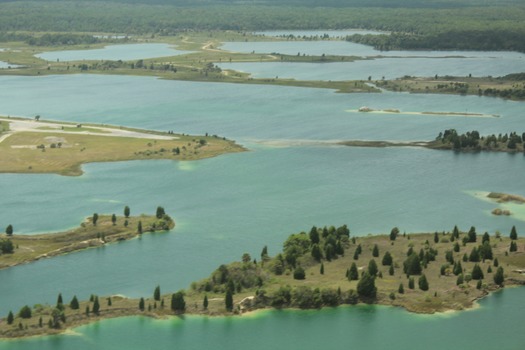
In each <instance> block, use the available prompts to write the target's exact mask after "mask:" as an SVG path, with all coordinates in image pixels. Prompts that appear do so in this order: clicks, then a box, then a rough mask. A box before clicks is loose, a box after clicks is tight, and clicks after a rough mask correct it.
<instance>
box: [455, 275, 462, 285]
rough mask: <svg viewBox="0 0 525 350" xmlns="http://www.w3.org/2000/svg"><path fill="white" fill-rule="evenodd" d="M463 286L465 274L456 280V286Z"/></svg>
mask: <svg viewBox="0 0 525 350" xmlns="http://www.w3.org/2000/svg"><path fill="white" fill-rule="evenodd" d="M461 284H463V274H462V273H460V274H459V276H458V279H457V280H456V285H457V286H459V285H461Z"/></svg>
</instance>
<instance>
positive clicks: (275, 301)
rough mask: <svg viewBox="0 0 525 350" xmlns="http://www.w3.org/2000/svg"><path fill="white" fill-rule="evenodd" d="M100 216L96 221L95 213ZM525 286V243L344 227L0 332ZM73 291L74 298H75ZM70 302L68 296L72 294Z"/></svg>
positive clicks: (413, 304) (460, 305) (389, 301)
mask: <svg viewBox="0 0 525 350" xmlns="http://www.w3.org/2000/svg"><path fill="white" fill-rule="evenodd" d="M99 220H100V219H99ZM524 284H525V241H524V239H523V238H518V234H517V230H516V228H515V227H512V228H511V230H510V234H502V233H500V232H496V233H495V234H493V235H489V233H487V232H485V233H483V234H478V232H477V231H476V228H475V227H471V228H470V229H469V230H468V231H466V232H464V231H461V230H459V229H458V227H457V226H455V227H454V228H453V229H452V230H451V231H450V232H434V233H420V234H417V233H414V234H407V233H401V232H400V230H399V229H398V228H397V227H394V228H393V229H392V230H391V231H390V234H388V235H379V236H366V237H357V236H351V235H350V230H349V229H348V227H347V226H346V225H343V226H340V227H337V228H336V227H334V226H328V227H326V226H325V227H322V228H321V227H315V226H314V227H312V228H311V229H310V230H309V231H308V232H300V233H296V234H292V235H290V236H289V237H288V239H287V240H286V241H285V242H284V244H283V250H282V252H280V253H278V254H276V255H275V256H274V257H270V255H269V251H268V248H267V247H266V246H265V247H263V249H262V251H261V254H260V256H257V257H256V258H254V257H252V256H251V255H250V254H248V253H245V254H243V255H242V257H241V259H240V261H237V262H233V263H231V264H228V265H221V266H219V267H218V268H217V269H216V270H215V271H214V272H213V273H212V274H211V276H210V277H208V278H206V279H204V280H201V281H198V282H194V283H192V284H191V286H190V288H189V289H188V290H181V291H178V292H175V293H170V294H162V293H161V289H160V286H156V287H152V295H150V296H145V297H142V298H139V299H128V298H125V297H123V296H106V297H99V296H97V295H91V297H90V299H89V300H86V301H79V300H78V298H77V297H76V296H67V297H68V300H66V299H65V298H64V296H62V294H60V292H59V291H57V294H58V297H57V303H56V305H46V306H42V305H37V306H35V307H30V306H28V305H26V306H24V307H23V308H22V309H20V310H19V311H18V312H16V313H15V312H13V311H11V312H9V314H8V316H7V318H6V319H4V320H2V321H0V337H2V338H16V337H27V336H34V335H44V334H57V333H61V332H64V331H65V330H66V329H69V328H73V327H77V326H79V325H82V324H86V323H91V322H95V321H98V320H102V319H106V318H113V317H121V316H133V315H143V316H149V317H155V318H164V317H171V316H175V315H182V314H199V315H208V316H226V315H239V314H243V313H246V312H250V311H254V310H260V309H266V308H278V309H280V308H298V309H318V308H321V307H335V306H339V305H353V304H358V303H368V304H379V305H391V306H399V307H403V308H405V309H406V310H408V311H410V312H417V313H435V312H447V311H459V310H465V309H469V308H472V307H475V305H476V301H477V300H479V299H480V298H483V297H485V296H487V295H488V294H489V293H490V292H493V291H497V290H499V289H501V288H503V287H504V286H512V285H524ZM69 298H71V299H69ZM69 300H70V301H69Z"/></svg>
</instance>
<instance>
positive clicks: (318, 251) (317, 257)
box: [312, 243, 323, 261]
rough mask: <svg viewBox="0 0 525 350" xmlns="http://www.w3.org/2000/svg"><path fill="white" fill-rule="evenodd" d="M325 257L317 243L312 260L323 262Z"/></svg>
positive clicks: (314, 246) (313, 248)
mask: <svg viewBox="0 0 525 350" xmlns="http://www.w3.org/2000/svg"><path fill="white" fill-rule="evenodd" d="M322 257H323V254H322V253H321V248H319V245H318V244H317V243H316V244H314V245H313V246H312V258H314V259H315V260H317V261H321V258H322Z"/></svg>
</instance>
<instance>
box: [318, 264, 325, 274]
mask: <svg viewBox="0 0 525 350" xmlns="http://www.w3.org/2000/svg"><path fill="white" fill-rule="evenodd" d="M319 273H320V274H321V275H324V264H323V263H321V268H320V269H319Z"/></svg>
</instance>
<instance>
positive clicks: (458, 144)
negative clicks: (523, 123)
mask: <svg viewBox="0 0 525 350" xmlns="http://www.w3.org/2000/svg"><path fill="white" fill-rule="evenodd" d="M524 140H525V132H524V133H522V134H521V135H519V134H517V133H516V132H511V133H509V134H498V135H495V134H492V135H488V136H480V135H479V132H478V131H476V130H474V131H469V132H466V133H464V134H458V133H457V131H456V130H455V129H448V130H445V131H444V132H440V133H439V135H438V136H437V137H436V142H438V143H441V144H442V145H445V146H447V147H451V148H452V149H454V150H457V151H469V150H471V151H523V150H524V147H523V143H524Z"/></svg>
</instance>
